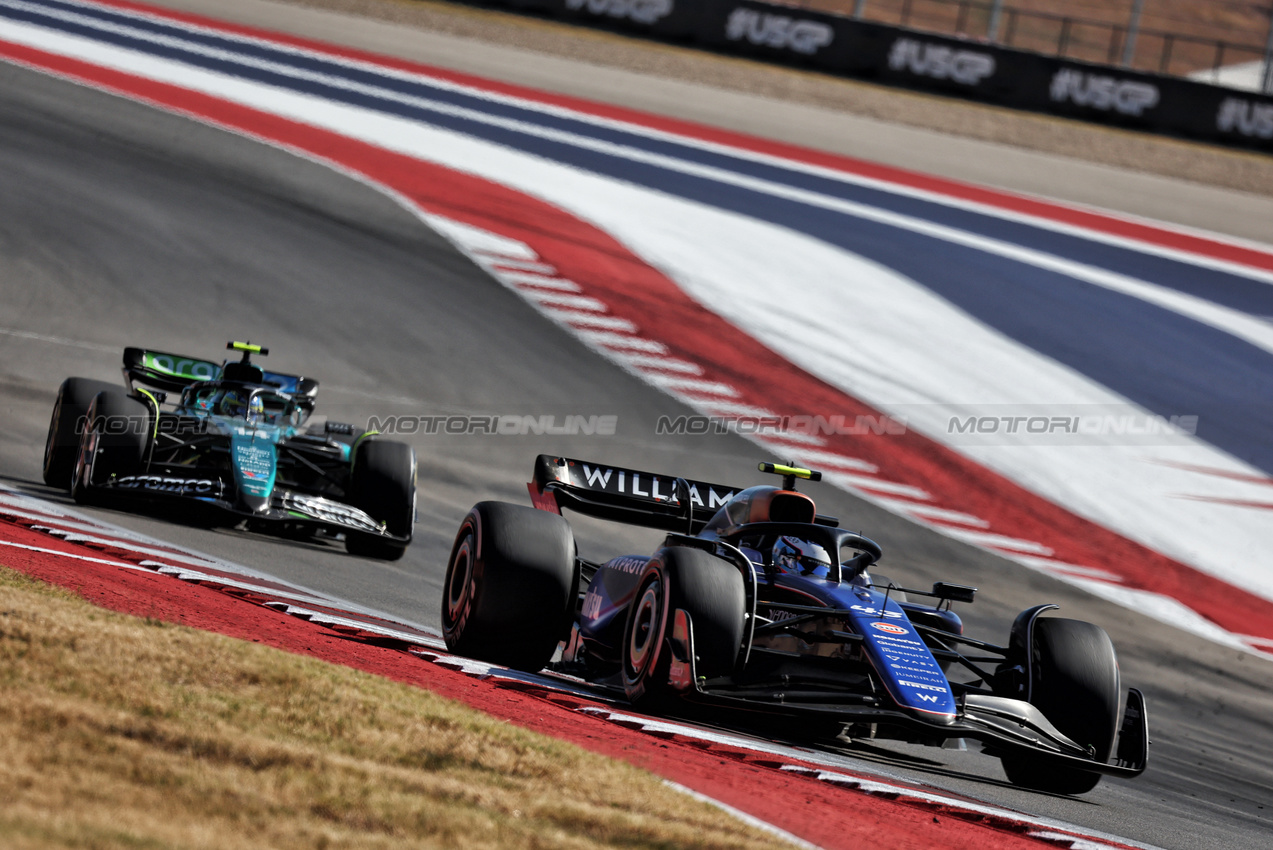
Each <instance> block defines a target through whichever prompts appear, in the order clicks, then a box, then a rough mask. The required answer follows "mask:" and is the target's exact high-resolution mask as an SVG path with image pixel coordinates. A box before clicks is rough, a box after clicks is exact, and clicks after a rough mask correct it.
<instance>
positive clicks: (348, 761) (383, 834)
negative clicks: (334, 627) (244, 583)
mask: <svg viewBox="0 0 1273 850" xmlns="http://www.w3.org/2000/svg"><path fill="white" fill-rule="evenodd" d="M0 801H3V804H2V805H0V845H2V846H3V847H5V848H7V850H25V848H48V847H77V848H79V847H83V848H116V847H118V848H167V847H189V848H205V847H206V848H217V850H231V848H239V847H242V848H260V847H267V846H268V847H278V848H290V847H297V848H300V847H304V848H337V847H340V848H344V847H351V848H352V847H367V848H378V847H386V848H388V847H394V848H398V847H475V848H481V847H544V848H548V847H552V848H557V847H566V848H570V847H597V846H602V847H605V846H613V847H625V848H638V847H682V846H696V847H709V848H710V847H720V848H725V847H730V848H733V847H763V846H781V845H778V843H777V842H775V841H774V840H772V839H771V838H770V837H769V836H767V835H764V834H763V833H760V832H757V831H754V830H752V829H750V828H748V827H746V826H744V825H742V824H741V823H739V822H738V821H736V820H734V819H732V818H730V817H728V816H727V815H725V814H723V813H721V812H720V811H719V810H717V809H715V808H713V807H711V806H708V805H705V804H702V803H699V802H696V801H694V800H691V799H689V798H687V797H685V796H683V795H681V794H678V793H677V792H675V791H672V790H671V789H668V788H667V787H666V786H664V785H663V784H662V783H661V781H660V780H659V779H657V778H656V777H654V776H652V775H650V774H648V773H645V772H643V771H641V770H638V769H636V768H634V767H631V766H630V765H627V764H623V763H615V762H612V761H609V760H607V759H604V758H602V757H600V756H596V755H593V754H591V753H588V752H585V751H583V750H582V749H579V748H577V747H575V746H572V745H569V744H566V743H563V742H560V741H557V740H554V739H551V738H547V737H544V736H540V735H536V734H533V733H530V732H527V731H525V730H522V729H519V728H516V727H513V726H510V725H508V724H506V723H502V722H500V721H497V720H495V719H493V718H490V717H488V716H486V715H483V714H480V713H478V712H476V711H473V710H470V709H468V708H466V707H463V706H460V705H458V704H456V703H453V702H450V701H447V700H444V699H442V698H440V697H438V696H435V695H433V694H431V693H429V692H427V691H422V690H420V689H417V688H412V687H409V686H406V685H401V684H398V683H395V682H391V681H388V680H385V679H382V678H378V677H376V676H371V675H368V674H364V673H360V672H358V671H355V670H350V669H347V668H343V667H337V666H334V665H330V664H325V663H323V662H320V661H317V660H314V659H310V658H303V657H299V656H294V655H289V654H287V653H284V652H281V651H278V650H274V649H271V648H267V647H263V646H259V645H255V644H250V643H246V642H243V641H237V640H234V639H231V638H227V637H223V636H221V635H215V634H210V633H206V632H200V631H196V630H193V629H187V628H183V627H180V626H174V625H170V624H166V623H162V622H158V621H155V620H141V619H137V618H133V617H128V616H124V615H120V614H115V613H113V612H107V611H103V610H102V609H98V608H95V607H93V606H91V605H90V604H88V603H87V602H85V601H83V600H81V599H79V598H78V597H74V596H72V595H70V594H68V593H65V592H62V591H60V590H56V589H52V588H49V587H48V586H46V585H43V584H40V583H38V582H35V581H32V580H30V579H28V578H26V577H25V576H22V575H20V574H18V573H15V572H13V571H11V570H9V569H6V568H3V567H0Z"/></svg>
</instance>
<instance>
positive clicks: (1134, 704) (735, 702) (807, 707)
mask: <svg viewBox="0 0 1273 850" xmlns="http://www.w3.org/2000/svg"><path fill="white" fill-rule="evenodd" d="M668 643H669V648H670V649H671V652H672V657H671V663H670V665H669V671H668V680H669V684H670V685H671V686H672V688H673V689H674V690H676V691H679V692H680V693H681V694H682V695H683V696H684V697H685V698H686V699H689V700H691V701H694V702H702V703H709V704H713V705H719V706H722V707H733V708H738V709H743V710H747V711H753V712H754V711H761V712H771V713H777V714H802V715H818V716H821V717H823V718H826V719H831V720H837V721H843V722H844V723H846V724H871V723H885V724H890V725H893V726H898V727H903V728H907V729H911V730H913V731H915V732H916V733H917V734H918V735H919V736H921V737H931V738H937V739H952V738H972V739H974V740H978V741H981V742H982V743H983V744H986V745H988V746H989V747H990V748H991V749H993V750H995V751H1004V750H1023V751H1028V752H1032V753H1035V754H1037V755H1041V756H1046V757H1047V758H1048V759H1049V760H1050V761H1052V762H1055V763H1058V764H1060V763H1064V764H1067V765H1069V766H1072V767H1076V768H1080V769H1082V770H1085V771H1089V772H1092V773H1101V774H1106V775H1112V776H1122V777H1134V776H1139V775H1140V774H1141V773H1143V772H1144V771H1145V765H1146V763H1147V761H1148V755H1149V716H1148V713H1147V712H1146V709H1145V698H1144V695H1143V694H1142V693H1141V692H1140V691H1139V690H1137V689H1136V688H1129V689H1128V691H1127V700H1126V708H1125V709H1124V711H1123V718H1122V723H1121V726H1120V729H1119V734H1118V749H1117V752H1116V753H1115V755H1114V760H1113V762H1110V763H1104V762H1098V761H1096V760H1095V759H1093V758H1092V757H1091V756H1090V754H1089V753H1088V752H1087V750H1086V749H1085V748H1084V747H1082V746H1080V745H1079V744H1077V743H1075V742H1074V741H1072V740H1070V739H1069V738H1067V737H1066V736H1065V735H1064V734H1062V733H1061V732H1060V731H1059V730H1057V729H1056V727H1055V726H1053V725H1052V723H1051V722H1050V721H1049V720H1048V719H1047V718H1046V717H1045V716H1044V715H1043V713H1042V712H1040V711H1039V710H1038V709H1037V708H1035V707H1034V706H1033V705H1031V704H1030V703H1028V702H1025V701H1024V700H1018V699H1010V698H1006V697H997V696H988V695H983V694H971V693H970V694H964V695H963V696H961V697H960V698H959V700H958V712H957V714H956V715H955V718H954V720H953V722H950V723H944V722H943V723H937V722H930V721H926V720H924V719H922V718H921V717H920V716H918V715H916V714H912V713H910V712H906V711H903V710H900V709H898V708H896V707H893V706H890V705H887V704H884V703H882V701H880V700H879V699H878V698H876V697H873V696H871V695H868V694H860V693H853V692H851V691H848V690H840V691H839V692H837V691H833V690H831V689H826V690H823V691H814V692H810V691H794V690H792V689H791V688H790V687H787V686H785V685H784V684H782V683H779V682H775V683H773V685H772V686H769V687H761V688H757V687H756V685H755V684H752V685H747V686H743V687H739V686H737V685H736V684H735V683H734V682H733V681H731V680H730V679H727V678H726V679H714V680H705V679H701V678H699V676H698V674H697V672H696V670H695V651H694V628H693V623H692V621H691V619H690V615H689V613H688V612H687V611H685V610H684V609H680V608H678V609H676V611H675V613H674V615H673V626H672V637H671V640H670V641H669V642H668Z"/></svg>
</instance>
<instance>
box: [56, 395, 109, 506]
mask: <svg viewBox="0 0 1273 850" xmlns="http://www.w3.org/2000/svg"><path fill="white" fill-rule="evenodd" d="M113 389H115V387H114V386H113V385H112V384H108V383H106V382H105V381H94V380H92V379H90V378H67V379H66V380H65V381H63V382H62V386H60V387H58V390H57V401H55V402H54V403H53V418H52V419H51V420H50V421H49V436H48V438H47V439H46V440H45V443H44V483H45V484H47V485H49V486H50V487H56V488H58V489H59V490H69V489H71V474H72V473H73V472H74V471H75V458H76V456H77V455H78V454H79V449H80V436H81V433H80V432H81V431H82V430H83V428H84V425H83V423H87V419H85V417H86V416H87V415H88V406H89V405H90V404H92V403H93V399H94V398H95V397H96V396H97V394H98V393H100V392H105V391H109V390H113Z"/></svg>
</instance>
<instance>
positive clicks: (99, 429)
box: [71, 389, 154, 505]
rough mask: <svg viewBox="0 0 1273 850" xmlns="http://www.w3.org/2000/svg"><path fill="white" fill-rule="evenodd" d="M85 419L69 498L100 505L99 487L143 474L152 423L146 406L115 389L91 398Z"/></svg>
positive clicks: (101, 493)
mask: <svg viewBox="0 0 1273 850" xmlns="http://www.w3.org/2000/svg"><path fill="white" fill-rule="evenodd" d="M85 417H86V418H85V427H84V429H83V433H81V434H80V442H79V452H78V453H77V455H76V459H75V468H74V471H73V473H72V476H71V479H72V480H71V496H72V497H73V498H74V499H75V501H76V503H77V504H81V505H89V504H101V503H102V502H103V501H106V493H105V492H104V491H102V490H99V489H97V488H98V487H99V486H100V485H102V484H104V483H106V482H107V481H109V480H110V479H111V478H112V477H116V478H118V477H122V476H125V475H136V474H138V473H140V472H142V471H144V469H145V466H146V450H147V448H148V447H149V443H150V434H151V431H152V429H153V428H154V422H153V421H152V416H151V411H150V408H149V407H147V406H146V405H145V404H143V403H142V402H140V401H138V400H137V399H135V398H131V397H129V396H127V395H125V394H124V393H123V392H122V391H120V390H116V389H109V390H105V391H103V392H100V393H98V394H97V395H96V396H94V397H93V401H92V402H91V403H90V404H89V406H88V412H87V413H86V414H85Z"/></svg>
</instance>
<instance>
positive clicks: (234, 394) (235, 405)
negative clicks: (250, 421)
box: [217, 390, 248, 417]
mask: <svg viewBox="0 0 1273 850" xmlns="http://www.w3.org/2000/svg"><path fill="white" fill-rule="evenodd" d="M247 410H248V403H247V399H246V398H245V397H244V395H243V393H241V392H239V391H238V390H226V393H225V395H223V396H222V397H221V402H220V404H219V405H218V406H217V412H218V413H220V414H221V415H222V416H235V417H238V416H244V415H245V414H246V413H247Z"/></svg>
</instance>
